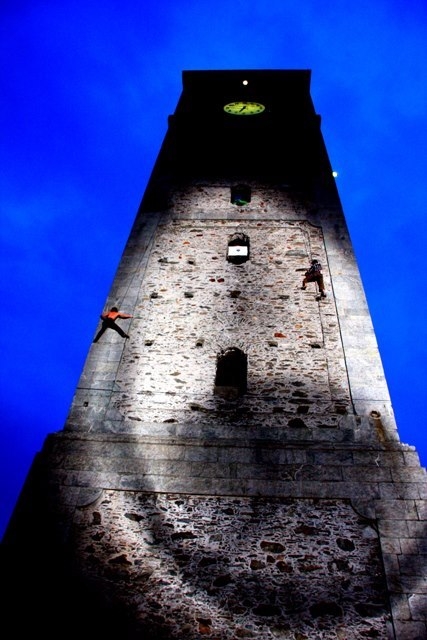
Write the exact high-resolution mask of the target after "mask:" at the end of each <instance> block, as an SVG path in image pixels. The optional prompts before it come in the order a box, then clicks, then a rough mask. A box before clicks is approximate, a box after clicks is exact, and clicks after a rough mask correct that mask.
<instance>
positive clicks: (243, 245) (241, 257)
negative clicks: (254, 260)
mask: <svg viewBox="0 0 427 640" xmlns="http://www.w3.org/2000/svg"><path fill="white" fill-rule="evenodd" d="M227 260H228V262H232V263H233V264H242V263H243V262H246V260H249V237H248V236H247V235H246V234H245V233H240V232H238V233H234V234H233V235H232V236H231V237H230V239H229V240H228V247H227Z"/></svg>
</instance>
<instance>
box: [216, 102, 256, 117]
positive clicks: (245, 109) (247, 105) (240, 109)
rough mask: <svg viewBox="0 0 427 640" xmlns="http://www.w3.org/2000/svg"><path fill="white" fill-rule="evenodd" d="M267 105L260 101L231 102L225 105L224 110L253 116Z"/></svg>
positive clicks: (237, 114) (238, 114)
mask: <svg viewBox="0 0 427 640" xmlns="http://www.w3.org/2000/svg"><path fill="white" fill-rule="evenodd" d="M264 109H265V107H264V105H263V104H260V103H259V102H243V101H239V102H229V103H228V104H226V105H225V107H224V111H225V112H226V113H231V114H233V115H235V116H253V115H255V114H257V113H262V112H263V111H264Z"/></svg>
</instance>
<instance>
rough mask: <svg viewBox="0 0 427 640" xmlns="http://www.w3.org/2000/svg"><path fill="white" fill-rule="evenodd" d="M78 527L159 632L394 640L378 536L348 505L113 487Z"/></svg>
mask: <svg viewBox="0 0 427 640" xmlns="http://www.w3.org/2000/svg"><path fill="white" fill-rule="evenodd" d="M75 534H76V536H77V538H78V539H79V547H78V549H77V551H78V555H77V557H76V560H75V561H76V563H78V565H79V566H80V568H81V571H82V572H83V574H86V576H87V578H88V579H90V578H93V579H96V581H97V582H98V584H99V585H100V584H102V588H103V589H105V590H106V592H107V594H108V592H109V590H110V589H112V590H113V591H112V594H114V597H115V598H116V599H118V601H119V602H120V600H122V601H123V602H127V603H128V602H129V601H133V607H132V609H133V614H132V617H133V619H134V625H135V629H141V630H143V629H144V628H145V629H150V630H151V632H152V633H153V637H155V632H157V633H158V634H160V635H159V637H168V638H170V639H174V638H175V639H177V640H178V639H181V638H182V636H183V633H185V637H186V638H188V639H189V640H191V639H193V640H196V639H198V638H200V637H201V636H202V635H207V637H212V638H231V637H243V638H257V640H269V639H271V637H272V634H273V636H274V637H292V638H310V639H312V638H324V637H337V638H342V639H344V638H346V639H347V638H351V637H354V638H359V637H360V638H362V637H369V638H381V639H383V640H386V638H388V635H387V631H386V622H387V620H388V617H389V614H388V610H387V604H386V602H387V599H386V592H385V579H384V575H383V570H382V565H381V561H380V557H379V546H378V536H377V533H376V532H375V530H374V529H373V528H372V526H371V523H370V522H369V521H367V520H365V519H363V518H361V517H360V516H358V515H357V514H356V513H355V512H354V510H353V509H352V507H351V506H350V505H349V504H348V503H347V502H346V501H339V500H325V501H318V500H284V499H282V500H274V499H263V498H252V499H251V498H222V497H216V498H214V497H194V496H193V497H190V496H182V495H181V496H180V495H172V494H168V495H163V496H162V495H157V496H154V495H152V496H149V495H145V496H144V495H141V494H139V495H137V494H134V493H117V492H111V491H105V492H104V493H103V495H102V497H100V499H99V500H98V502H97V504H96V505H92V506H90V507H87V508H86V509H83V510H82V511H81V515H80V519H79V522H78V523H76V526H75ZM119 541H120V545H119V546H118V542H119ZM100 580H101V583H100V582H99V581H100ZM113 585H114V586H113ZM291 632H292V635H290V636H288V635H287V634H288V633H291ZM325 634H326V635H325ZM329 634H334V635H333V636H332V635H329ZM335 634H337V635H335Z"/></svg>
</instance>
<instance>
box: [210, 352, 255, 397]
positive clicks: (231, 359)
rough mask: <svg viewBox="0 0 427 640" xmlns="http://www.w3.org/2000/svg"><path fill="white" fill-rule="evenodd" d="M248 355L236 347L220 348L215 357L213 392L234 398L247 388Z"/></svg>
mask: <svg viewBox="0 0 427 640" xmlns="http://www.w3.org/2000/svg"><path fill="white" fill-rule="evenodd" d="M247 377H248V357H247V355H246V354H245V353H244V352H243V351H242V350H241V349H238V348H237V347H229V348H228V349H225V350H222V351H221V352H220V353H219V354H218V355H217V358H216V375H215V387H214V394H215V395H217V396H220V397H221V398H224V399H225V400H235V399H237V398H239V397H240V396H242V395H243V394H244V393H245V392H246V389H247Z"/></svg>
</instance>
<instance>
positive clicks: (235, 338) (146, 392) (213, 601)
mask: <svg viewBox="0 0 427 640" xmlns="http://www.w3.org/2000/svg"><path fill="white" fill-rule="evenodd" d="M310 81H311V74H310V71H308V70H288V71H279V70H277V71H276V70H270V71H258V70H243V71H237V70H236V71H184V72H183V90H182V94H181V96H180V98H179V101H178V104H177V107H176V109H175V112H174V114H173V115H171V116H170V117H169V120H168V127H167V132H166V135H165V139H164V141H163V144H162V147H161V149H160V151H159V154H158V158H157V161H156V163H155V165H154V167H153V171H152V174H151V176H150V179H149V182H148V185H147V187H146V190H145V193H144V195H143V198H142V201H141V205H140V207H139V210H138V212H137V215H136V218H135V222H134V224H133V227H132V229H131V232H130V235H129V239H128V242H127V243H126V246H125V247H124V251H123V255H122V257H121V259H120V262H119V264H118V269H117V272H116V276H115V278H114V282H113V284H112V287H111V290H110V292H109V295H108V299H107V300H106V301H105V308H111V307H112V306H117V307H118V308H119V309H120V310H121V311H122V312H123V313H124V314H127V315H129V316H132V317H131V318H128V319H127V320H123V326H125V323H126V326H125V330H126V332H127V333H128V334H129V338H128V339H123V338H122V337H121V336H120V335H118V334H117V333H116V332H114V331H107V332H105V333H104V334H103V336H102V338H101V339H100V340H99V341H98V342H96V343H93V344H92V345H91V346H90V348H89V352H88V356H87V360H86V363H85V366H84V369H83V372H82V375H81V378H80V381H79V384H78V387H77V389H76V392H75V395H74V399H73V402H72V406H71V408H70V412H69V415H68V418H67V421H66V424H65V425H64V428H63V430H62V431H60V432H57V433H53V434H50V435H49V436H48V437H47V438H46V441H45V444H44V446H43V449H42V450H41V451H40V453H38V455H37V456H36V458H35V460H34V463H33V465H32V468H31V470H30V473H29V475H28V478H27V481H26V483H25V486H24V487H23V490H22V493H21V496H20V499H19V501H18V504H17V505H16V508H15V511H14V514H13V516H12V518H11V521H10V524H9V527H8V529H7V531H6V534H5V537H4V540H3V544H2V551H3V556H4V563H5V567H6V568H5V572H4V575H5V576H6V580H7V590H6V591H7V606H6V609H9V610H11V611H12V610H13V607H15V608H16V605H17V603H20V607H21V608H23V607H24V606H25V610H26V613H27V614H28V615H24V616H23V618H22V620H21V619H20V620H19V622H18V624H19V625H20V627H21V630H23V631H28V632H29V631H30V630H31V632H33V633H34V631H35V630H36V631H40V632H42V633H43V637H44V638H45V639H46V638H48V639H50V638H57V636H58V630H65V629H66V630H67V631H68V632H69V633H81V632H82V629H85V630H86V632H87V633H93V634H97V635H98V637H104V638H105V637H106V638H110V637H111V638H113V637H114V638H116V637H117V636H118V635H120V637H121V638H125V639H129V640H134V639H135V640H136V638H138V639H139V638H144V639H148V640H162V639H164V640H166V639H168V640H175V639H176V640H182V638H186V639H187V640H196V639H200V638H202V637H206V638H211V639H212V640H214V639H215V640H219V639H221V640H226V639H227V640H228V639H230V640H231V639H236V638H254V639H255V638H256V639H257V640H270V639H272V638H281V639H283V640H284V639H287V640H288V639H289V640H317V639H319V640H326V638H328V639H329V638H331V639H332V638H334V639H341V640H350V639H353V638H354V639H356V638H357V639H359V638H380V639H384V640H385V639H387V640H392V639H394V640H415V639H418V640H425V639H426V638H427V627H426V610H427V600H426V598H427V596H426V561H425V560H426V550H427V547H426V526H427V523H426V514H427V481H426V475H425V470H424V469H422V468H421V467H420V464H419V460H418V456H417V453H416V451H415V450H414V448H413V447H411V446H408V445H405V444H402V443H401V442H400V440H399V436H398V431H397V428H396V424H395V420H394V415H393V409H392V405H391V401H390V397H389V393H388V388H387V384H386V380H385V376H384V372H383V368H382V364H381V359H380V355H379V352H378V347H377V343H376V339H375V333H374V329H373V327H372V323H371V318H370V314H369V310H368V306H367V303H366V299H365V295H364V290H363V285H362V282H361V279H360V274H359V271H358V267H357V263H356V260H355V257H354V253H353V249H352V244H351V239H350V236H349V232H348V229H347V225H346V221H345V217H344V213H343V211H342V207H341V203H340V199H339V195H338V192H337V188H336V184H335V181H334V178H333V176H332V169H331V165H330V162H329V158H328V154H327V151H326V147H325V143H324V139H323V136H322V133H321V120H320V117H319V115H318V114H317V113H316V111H315V109H314V106H313V103H312V99H311V96H310ZM313 261H318V262H319V263H320V265H321V267H322V271H321V274H322V281H320V280H317V281H309V282H307V284H306V285H305V287H303V286H302V285H303V279H304V276H305V273H306V271H307V270H308V268H309V267H310V265H311V264H312V263H313ZM323 289H324V293H325V296H321V295H320V294H321V293H322V290H323ZM119 322H120V321H119ZM98 329H99V327H98V326H94V335H95V333H96V332H97V331H98ZM23 603H25V605H23ZM15 624H16V623H15Z"/></svg>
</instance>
